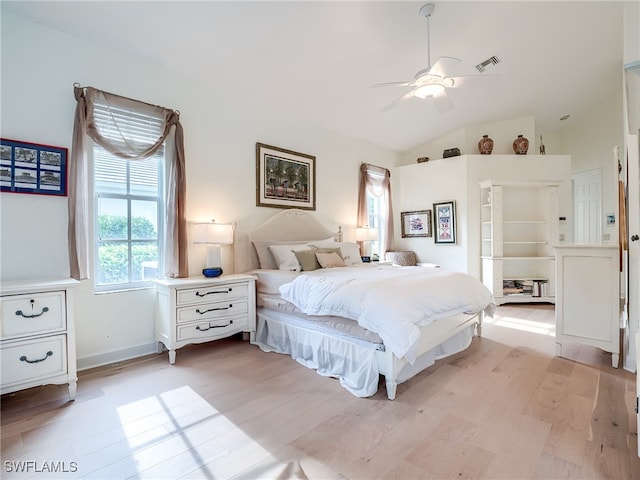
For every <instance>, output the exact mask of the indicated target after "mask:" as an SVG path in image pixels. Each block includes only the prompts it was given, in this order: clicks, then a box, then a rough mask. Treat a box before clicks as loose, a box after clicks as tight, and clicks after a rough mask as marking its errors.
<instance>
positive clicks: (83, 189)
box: [68, 85, 188, 280]
mask: <svg viewBox="0 0 640 480" xmlns="http://www.w3.org/2000/svg"><path fill="white" fill-rule="evenodd" d="M74 95H75V98H76V101H77V104H76V112H75V120H74V125H73V139H72V144H71V154H70V156H69V184H68V195H69V199H68V201H69V206H68V209H69V230H68V237H69V264H70V265H69V266H70V271H71V276H72V277H73V278H75V279H77V280H85V279H88V278H89V265H90V260H89V238H90V236H89V234H88V232H89V231H90V230H91V224H90V222H89V182H90V178H89V171H90V169H89V158H90V157H89V155H88V150H89V148H90V146H91V145H92V144H91V141H94V142H96V143H97V144H98V145H100V146H102V147H103V148H104V149H105V150H107V151H108V152H110V153H112V154H113V155H115V156H117V157H120V158H124V159H127V160H131V161H136V160H143V159H145V158H148V157H150V156H151V155H153V154H154V153H155V152H156V151H157V150H158V149H159V148H160V147H161V146H162V144H163V143H164V142H166V147H167V148H165V158H166V164H167V173H166V176H167V183H166V185H167V187H166V208H165V229H164V245H163V246H164V252H165V253H164V265H165V275H166V276H168V277H186V276H188V261H187V221H186V216H185V215H186V209H185V202H186V184H187V182H186V173H185V158H184V135H183V130H182V125H181V123H180V114H179V112H177V111H175V110H170V109H167V108H164V107H159V106H156V105H150V104H148V103H144V102H140V101H138V100H133V99H130V98H126V97H121V96H119V95H114V94H112V93H107V92H103V91H101V90H97V89H95V88H93V87H86V88H85V87H80V86H79V85H74ZM96 103H100V104H101V105H107V106H108V108H114V109H122V110H126V111H131V112H136V113H138V114H142V115H148V116H153V117H156V118H162V119H163V129H162V135H161V136H160V137H158V138H157V139H152V140H149V141H143V140H140V139H134V138H126V137H124V136H120V137H118V138H106V137H105V136H103V135H102V133H101V132H100V130H99V129H98V128H97V127H96V124H95V120H94V105H95V104H96ZM112 120H113V121H114V122H115V119H112ZM116 124H117V122H116Z"/></svg>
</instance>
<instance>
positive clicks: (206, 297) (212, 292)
mask: <svg viewBox="0 0 640 480" xmlns="http://www.w3.org/2000/svg"><path fill="white" fill-rule="evenodd" d="M247 294H248V288H247V284H246V283H244V284H237V285H234V284H226V285H224V284H223V285H210V286H207V287H200V288H191V289H188V290H178V291H177V298H176V305H178V306H180V305H192V304H195V303H208V302H218V301H221V300H229V299H232V298H246V297H247Z"/></svg>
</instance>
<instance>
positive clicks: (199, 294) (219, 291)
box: [196, 288, 233, 297]
mask: <svg viewBox="0 0 640 480" xmlns="http://www.w3.org/2000/svg"><path fill="white" fill-rule="evenodd" d="M232 291H233V288H227V289H225V290H214V291H212V292H207V293H200V292H196V297H206V296H207V295H212V294H214V293H230V292H232Z"/></svg>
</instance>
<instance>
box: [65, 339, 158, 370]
mask: <svg viewBox="0 0 640 480" xmlns="http://www.w3.org/2000/svg"><path fill="white" fill-rule="evenodd" d="M157 351H158V350H157V349H156V342H152V343H145V344H143V345H136V346H134V347H128V348H123V349H121V350H114V351H112V352H105V353H99V354H97V355H90V356H87V357H82V358H78V359H77V365H78V371H81V370H87V369H89V368H95V367H102V366H103V365H110V364H112V363H116V362H122V361H125V360H131V359H132V358H138V357H143V356H145V355H149V354H150V353H157Z"/></svg>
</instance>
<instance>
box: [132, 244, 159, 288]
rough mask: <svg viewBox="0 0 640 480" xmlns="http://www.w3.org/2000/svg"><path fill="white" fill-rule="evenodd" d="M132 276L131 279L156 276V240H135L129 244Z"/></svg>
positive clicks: (147, 278) (145, 278)
mask: <svg viewBox="0 0 640 480" xmlns="http://www.w3.org/2000/svg"><path fill="white" fill-rule="evenodd" d="M131 253H132V256H133V258H132V261H131V263H132V265H133V272H132V275H133V278H132V279H131V281H133V282H137V281H140V280H151V279H153V278H158V242H135V243H133V244H132V246H131Z"/></svg>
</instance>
